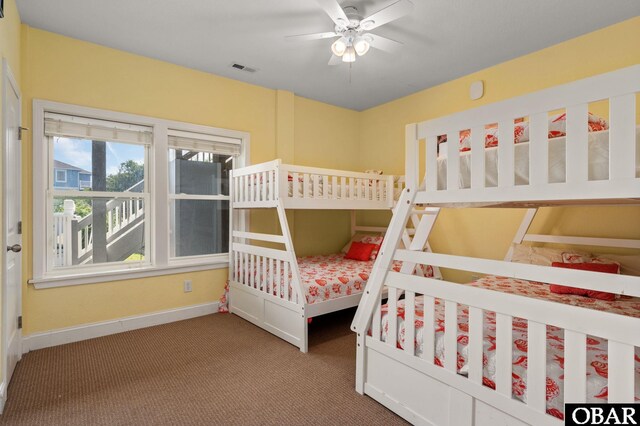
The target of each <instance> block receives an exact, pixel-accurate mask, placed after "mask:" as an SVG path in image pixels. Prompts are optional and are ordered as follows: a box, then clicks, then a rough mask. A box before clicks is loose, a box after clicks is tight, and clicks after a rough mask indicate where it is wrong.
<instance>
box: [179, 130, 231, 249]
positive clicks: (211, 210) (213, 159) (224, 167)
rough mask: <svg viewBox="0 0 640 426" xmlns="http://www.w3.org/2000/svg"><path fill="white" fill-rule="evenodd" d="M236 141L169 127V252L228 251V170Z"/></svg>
mask: <svg viewBox="0 0 640 426" xmlns="http://www.w3.org/2000/svg"><path fill="white" fill-rule="evenodd" d="M240 152H241V147H240V141H238V140H235V139H230V138H221V137H211V136H209V137H206V136H205V135H199V134H194V133H187V132H179V131H170V134H169V218H170V220H169V226H170V234H171V237H170V257H171V258H172V259H176V258H184V257H191V256H210V255H219V254H223V253H228V251H229V198H230V197H229V171H230V170H231V169H232V167H233V159H234V157H235V156H238V155H240Z"/></svg>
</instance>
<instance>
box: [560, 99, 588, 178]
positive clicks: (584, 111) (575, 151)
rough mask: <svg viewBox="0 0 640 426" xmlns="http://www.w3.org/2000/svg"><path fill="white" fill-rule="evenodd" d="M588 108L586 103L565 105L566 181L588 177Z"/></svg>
mask: <svg viewBox="0 0 640 426" xmlns="http://www.w3.org/2000/svg"><path fill="white" fill-rule="evenodd" d="M588 117H589V110H588V105H587V104H581V105H575V106H570V107H567V139H566V151H567V154H566V159H567V160H566V161H567V167H566V170H567V182H569V183H572V182H585V181H587V180H588V179H589V144H588V143H587V142H588V140H589V129H588V126H587V124H588V120H589V118H588Z"/></svg>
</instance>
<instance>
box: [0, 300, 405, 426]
mask: <svg viewBox="0 0 640 426" xmlns="http://www.w3.org/2000/svg"><path fill="white" fill-rule="evenodd" d="M353 313H354V311H353V310H347V311H342V312H338V313H335V314H331V315H326V316H324V317H319V318H316V319H314V321H313V323H312V324H311V325H310V351H309V353H308V354H302V353H300V351H298V350H297V349H296V348H294V347H293V346H291V345H289V344H288V343H285V342H283V341H282V340H280V339H278V338H276V337H274V336H272V335H271V334H269V333H267V332H265V331H263V330H261V329H259V328H257V327H255V326H253V325H252V324H250V323H248V322H246V321H244V320H242V319H240V318H238V317H236V316H234V315H230V314H216V315H209V316H206V317H200V318H195V319H191V320H187V321H181V322H176V323H172V324H166V325H161V326H157V327H152V328H146V329H142V330H135V331H131V332H127V333H122V334H117V335H112V336H107V337H101V338H98V339H92V340H87V341H84V342H78V343H72V344H68V345H64V346H58V347H53V348H48V349H42V350H39V351H34V352H30V353H28V354H26V355H25V356H24V357H23V359H22V361H21V362H20V363H19V365H18V367H17V369H16V372H15V374H14V377H13V379H12V381H11V384H10V387H9V399H8V401H7V404H6V406H5V411H4V414H3V415H2V416H1V417H0V424H1V425H5V424H6V425H138V424H140V425H142V424H144V425H212V424H224V425H254V424H261V425H270V424H292V425H304V424H317V425H320V424H322V425H338V424H344V425H347V424H348V425H358V424H366V425H375V424H380V425H382V424H384V425H393V424H405V422H404V421H403V420H402V419H400V418H399V417H397V416H396V415H395V414H393V413H392V412H390V411H389V410H387V409H386V408H384V407H383V406H382V405H380V404H378V403H376V402H375V401H373V400H372V399H370V398H369V397H366V396H361V395H359V394H357V393H356V392H355V390H354V378H355V337H354V335H353V334H352V333H351V332H350V331H349V323H350V320H351V318H352V317H353Z"/></svg>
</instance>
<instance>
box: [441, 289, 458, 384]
mask: <svg viewBox="0 0 640 426" xmlns="http://www.w3.org/2000/svg"><path fill="white" fill-rule="evenodd" d="M457 363H458V304H457V303H456V302H453V301H451V300H445V301H444V368H446V369H447V370H449V371H451V372H452V373H455V372H456V365H457Z"/></svg>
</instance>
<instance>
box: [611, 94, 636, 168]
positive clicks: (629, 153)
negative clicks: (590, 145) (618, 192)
mask: <svg viewBox="0 0 640 426" xmlns="http://www.w3.org/2000/svg"><path fill="white" fill-rule="evenodd" d="M609 121H610V124H609V125H610V127H609V179H629V178H634V177H636V158H637V155H638V154H637V153H636V141H635V139H636V129H635V125H636V95H635V94H633V93H632V94H630V95H624V96H617V97H614V98H611V99H610V100H609Z"/></svg>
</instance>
